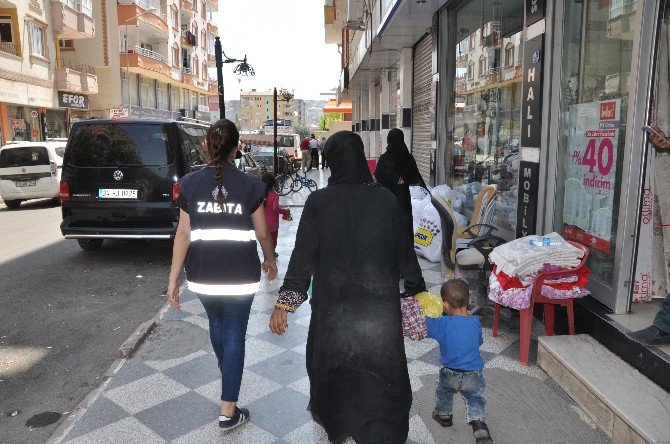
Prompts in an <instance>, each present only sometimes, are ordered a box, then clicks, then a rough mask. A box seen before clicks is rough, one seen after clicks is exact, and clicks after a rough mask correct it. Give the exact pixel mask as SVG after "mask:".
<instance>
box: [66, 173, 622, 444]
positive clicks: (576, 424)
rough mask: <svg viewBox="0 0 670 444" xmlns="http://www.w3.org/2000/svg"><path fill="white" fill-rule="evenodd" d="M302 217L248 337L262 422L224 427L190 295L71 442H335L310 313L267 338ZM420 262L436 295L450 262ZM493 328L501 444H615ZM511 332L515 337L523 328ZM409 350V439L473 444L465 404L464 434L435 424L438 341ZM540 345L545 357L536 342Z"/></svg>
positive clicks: (290, 225) (490, 373)
mask: <svg viewBox="0 0 670 444" xmlns="http://www.w3.org/2000/svg"><path fill="white" fill-rule="evenodd" d="M319 174H321V173H319ZM321 178H323V175H322V176H321ZM322 182H323V181H322ZM295 202H299V200H298V198H297V197H295V196H294V197H292V202H291V203H292V204H296V203H295ZM292 211H293V215H294V221H293V222H285V221H282V222H281V224H280V225H281V229H280V236H279V245H278V247H277V251H278V253H279V255H280V256H279V269H280V276H279V278H278V279H277V280H276V281H274V282H267V281H265V280H264V281H263V282H262V285H261V291H260V292H259V293H258V294H257V295H256V297H255V299H254V303H253V306H252V311H251V317H250V321H249V328H248V330H247V342H246V356H245V370H244V378H243V381H242V389H241V393H240V400H239V404H240V405H241V406H245V407H247V408H249V410H250V412H251V422H250V423H248V424H245V425H244V426H242V427H240V428H238V429H236V430H234V431H231V432H228V433H224V432H221V431H220V430H219V428H218V423H217V417H218V409H219V399H220V393H221V392H220V390H221V382H220V374H219V371H218V368H217V365H216V358H215V356H214V353H213V350H212V348H211V345H210V343H209V340H208V336H207V330H208V324H207V317H206V315H205V313H204V309H203V308H202V305H201V304H200V302H199V301H198V299H197V298H196V297H195V295H194V294H193V293H191V292H186V293H184V294H183V295H182V306H183V310H182V311H181V312H176V311H174V310H171V309H170V310H168V311H167V312H166V313H165V315H164V316H163V317H162V319H161V321H160V322H159V324H158V327H157V329H156V331H155V333H153V334H152V335H151V336H150V337H149V338H148V339H147V340H146V342H145V343H144V344H143V345H142V347H141V348H140V350H139V351H138V353H137V354H136V355H135V356H134V357H133V358H132V359H128V360H127V361H125V363H124V365H123V367H122V368H121V369H120V371H119V372H118V373H117V374H116V375H115V376H114V377H113V378H112V380H111V381H110V382H109V384H108V385H107V387H106V388H105V390H104V391H103V393H102V394H101V396H99V397H98V398H97V400H96V401H95V402H94V403H93V404H92V405H91V406H90V407H89V408H88V410H87V411H86V412H85V413H84V414H83V415H82V417H81V419H80V420H79V421H78V422H77V423H76V424H75V426H74V427H73V428H72V429H71V431H70V432H69V434H68V435H67V436H66V438H65V440H64V441H65V442H69V443H141V444H147V443H162V442H174V443H205V442H226V443H246V444H248V443H258V444H262V443H327V442H328V440H327V438H326V434H325V432H324V430H323V429H322V428H321V427H320V426H318V425H317V424H316V423H314V422H313V421H312V420H311V417H310V415H309V413H308V411H307V403H308V401H309V379H308V378H307V373H306V370H305V343H306V338H307V330H308V328H307V327H308V325H309V319H310V314H311V312H310V306H309V304H304V305H303V306H302V307H301V308H300V309H299V310H298V311H297V312H296V313H295V314H294V315H289V322H290V326H289V329H288V332H287V333H286V334H284V335H283V336H281V337H278V336H274V335H273V334H272V333H270V332H269V329H268V324H269V318H270V314H271V313H272V310H273V304H274V301H275V299H276V291H277V289H278V287H279V286H280V285H281V282H282V277H283V275H284V273H285V272H286V267H287V265H288V260H289V257H290V254H291V251H292V249H293V244H294V241H295V233H296V231H297V227H298V221H299V216H300V213H301V208H300V207H299V206H297V207H295V208H293V209H292ZM420 264H421V267H422V269H423V270H424V271H425V278H426V280H427V281H429V283H428V287H429V288H431V290H432V291H434V292H437V291H438V289H439V286H440V284H441V282H440V281H439V280H440V276H441V273H440V270H439V265H437V264H432V263H430V262H427V261H425V260H423V259H421V260H420ZM428 278H430V279H428ZM490 322H491V321H490V317H488V316H487V317H485V318H484V319H483V323H484V326H485V328H484V346H483V347H482V354H483V356H484V358H485V361H486V370H485V374H486V376H487V378H488V385H489V389H488V391H487V394H488V395H489V397H490V401H489V407H490V408H489V412H488V415H489V423H490V424H491V433H492V435H493V437H494V439H495V442H510V443H512V442H514V443H521V442H575V443H579V442H594V443H596V442H609V439H608V438H607V436H606V435H605V434H604V433H603V432H602V431H601V430H600V429H598V428H597V427H596V426H595V425H594V424H592V423H590V422H589V421H588V418H587V417H586V415H584V413H583V411H581V409H579V407H577V406H576V405H575V404H574V403H573V402H572V401H571V400H570V398H569V397H567V396H566V395H565V393H564V392H563V391H562V390H561V389H560V388H559V387H558V386H556V385H555V384H554V383H553V382H552V381H551V380H550V379H548V377H547V375H546V374H545V373H544V372H543V371H542V370H541V369H539V368H538V367H537V366H536V365H535V364H534V363H533V364H532V365H530V366H528V367H524V366H521V365H520V364H519V362H518V333H517V331H513V330H512V329H511V328H510V325H508V324H507V323H503V325H502V326H501V332H500V335H499V337H498V338H493V337H492V336H491V325H490ZM511 325H512V328H513V327H514V326H515V324H514V322H511ZM517 328H518V327H517ZM541 332H542V329H541V326H540V325H538V326H536V327H535V328H534V335H535V336H534V337H536V336H537V334H538V333H539V334H541ZM405 347H406V355H407V361H408V368H409V373H410V378H411V384H412V390H413V392H414V405H413V407H412V411H411V419H410V434H409V441H408V442H411V443H425V444H428V443H436V442H443V441H447V442H474V438H473V437H472V434H471V431H470V430H469V427H468V426H467V424H465V412H464V405H463V402H462V400H461V399H456V402H455V405H454V415H455V419H454V427H453V428H450V429H444V428H441V427H439V426H438V425H437V424H436V423H435V422H434V421H433V420H432V419H431V418H430V413H431V411H432V408H433V407H434V381H435V378H436V375H437V374H438V370H439V350H438V348H437V342H435V341H432V340H426V341H421V342H412V341H409V340H406V342H405ZM533 347H534V349H536V347H537V342H536V341H534V344H533ZM533 356H534V355H533ZM493 409H494V410H493ZM547 415H549V416H550V417H548V416H547ZM496 437H497V439H496Z"/></svg>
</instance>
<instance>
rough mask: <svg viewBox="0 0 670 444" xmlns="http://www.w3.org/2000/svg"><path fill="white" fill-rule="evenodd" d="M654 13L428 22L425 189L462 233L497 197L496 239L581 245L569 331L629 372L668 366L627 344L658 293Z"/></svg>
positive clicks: (668, 251)
mask: <svg viewBox="0 0 670 444" xmlns="http://www.w3.org/2000/svg"><path fill="white" fill-rule="evenodd" d="M666 3H667V0H663V1H661V2H659V1H656V0H555V1H551V0H548V1H546V4H545V2H543V1H534V2H531V1H524V0H509V1H505V2H490V1H487V0H468V1H458V2H448V3H447V4H446V5H445V7H444V8H443V9H442V10H441V11H440V12H439V13H438V17H439V22H440V29H439V39H440V44H439V45H438V47H439V48H440V49H439V51H438V71H439V76H440V86H439V90H438V96H439V98H440V100H439V103H438V115H437V120H436V123H437V130H438V165H437V167H438V171H437V183H438V184H442V183H443V184H448V185H449V186H451V187H452V188H454V189H456V190H458V191H460V193H461V196H462V199H461V202H462V203H461V208H459V209H458V211H459V212H460V213H461V214H462V215H463V216H465V217H466V218H468V219H470V216H471V215H472V212H473V208H474V203H475V201H474V199H475V196H476V195H477V193H478V191H479V190H480V189H482V188H483V187H484V186H486V185H489V184H493V185H496V187H497V202H496V207H495V213H494V216H493V221H492V223H493V225H495V226H497V227H499V228H500V229H501V231H502V235H503V236H504V237H506V238H507V239H513V238H516V237H519V236H521V235H523V233H548V232H551V231H556V232H558V233H561V234H562V235H563V236H564V237H565V238H567V239H570V240H574V241H577V242H580V243H582V244H584V245H587V246H588V247H589V260H588V266H589V267H590V268H591V279H590V286H589V290H590V291H591V294H592V295H591V297H589V298H585V299H584V300H583V301H580V303H579V308H578V311H579V313H580V314H578V316H577V318H578V319H577V321H578V322H577V328H578V329H580V330H581V331H583V332H588V333H590V334H592V335H593V336H595V337H596V338H597V339H598V340H600V341H601V342H603V343H605V345H607V346H609V347H610V348H612V349H613V350H615V351H616V352H617V353H618V354H620V355H622V356H623V357H624V358H625V359H627V360H628V361H629V362H631V363H632V364H633V365H636V366H638V368H640V369H644V368H650V367H651V366H658V365H661V364H660V362H661V361H662V362H664V364H662V365H666V366H668V365H670V358H668V355H667V354H666V355H663V354H662V352H661V354H659V353H658V352H655V351H651V350H650V349H648V348H645V347H642V346H640V344H637V343H634V342H633V341H632V340H630V339H629V338H628V337H627V336H626V335H627V334H628V332H630V331H633V330H637V329H641V328H644V327H646V326H648V325H650V324H651V321H652V319H653V315H654V314H655V313H656V312H657V311H658V305H659V301H660V300H661V298H664V297H665V296H666V294H667V293H668V291H669V290H670V288H669V286H670V271H669V268H670V197H669V196H670V179H667V177H670V175H668V174H667V169H668V167H670V160H668V159H670V150H668V149H662V148H656V147H654V146H653V145H652V144H650V143H648V139H647V134H646V133H645V131H643V130H642V127H644V126H646V125H650V124H654V123H657V124H658V126H659V129H660V130H662V131H663V132H664V134H668V135H670V105H668V103H670V87H669V86H668V85H669V83H670V76H669V72H670V69H669V68H668V66H669V65H670V62H669V61H668V60H670V56H669V54H670V51H669V50H668V29H667V28H668V18H670V17H668V15H669V14H668V13H667V12H666ZM640 30H645V31H644V32H640ZM653 98H655V100H653ZM654 103H655V104H656V105H654ZM668 145H669V146H670V143H668ZM666 153H668V154H666ZM666 160H668V162H667V164H666V163H665V162H666ZM666 176H667V177H666ZM663 356H665V357H666V358H663ZM657 368H660V367H657ZM664 368H668V369H670V367H664ZM645 374H647V376H649V377H651V378H652V379H654V380H655V381H656V382H657V383H659V384H661V385H664V386H666V385H667V386H670V378H668V377H666V378H665V379H664V378H663V377H659V375H658V374H656V375H654V374H650V373H645ZM668 374H669V375H670V372H668Z"/></svg>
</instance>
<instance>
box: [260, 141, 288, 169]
mask: <svg viewBox="0 0 670 444" xmlns="http://www.w3.org/2000/svg"><path fill="white" fill-rule="evenodd" d="M274 153H275V151H274V147H271V146H264V147H260V148H259V149H258V150H256V151H252V152H251V155H252V156H253V157H254V159H255V160H256V163H258V165H260V167H261V168H262V169H265V170H266V171H269V172H271V173H272V172H274ZM289 159H290V155H289V152H288V151H287V150H286V148H277V166H278V169H279V172H280V173H282V172H284V165H285V163H286V162H290V160H289Z"/></svg>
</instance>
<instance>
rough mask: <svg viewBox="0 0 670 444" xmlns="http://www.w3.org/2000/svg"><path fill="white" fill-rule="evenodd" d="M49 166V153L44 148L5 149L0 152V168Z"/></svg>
mask: <svg viewBox="0 0 670 444" xmlns="http://www.w3.org/2000/svg"><path fill="white" fill-rule="evenodd" d="M37 165H49V152H48V151H47V149H46V148H45V147H43V146H22V147H17V148H5V149H4V150H2V152H0V168H10V167H18V166H37Z"/></svg>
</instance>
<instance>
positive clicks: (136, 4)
mask: <svg viewBox="0 0 670 444" xmlns="http://www.w3.org/2000/svg"><path fill="white" fill-rule="evenodd" d="M156 3H157V2H155V1H152V0H118V6H117V12H118V17H119V20H118V25H119V26H125V24H126V23H128V25H130V26H138V25H141V24H146V25H149V26H150V27H151V28H153V29H156V30H159V31H160V32H161V33H162V34H163V35H166V36H167V35H168V23H167V15H166V14H165V13H164V12H160V11H161V6H160V4H156ZM151 7H153V8H155V10H154V11H153V12H151V13H149V14H147V13H146V12H147V11H148V10H149V8H151ZM140 14H142V15H141V17H139V18H137V16H139V15H140Z"/></svg>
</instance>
